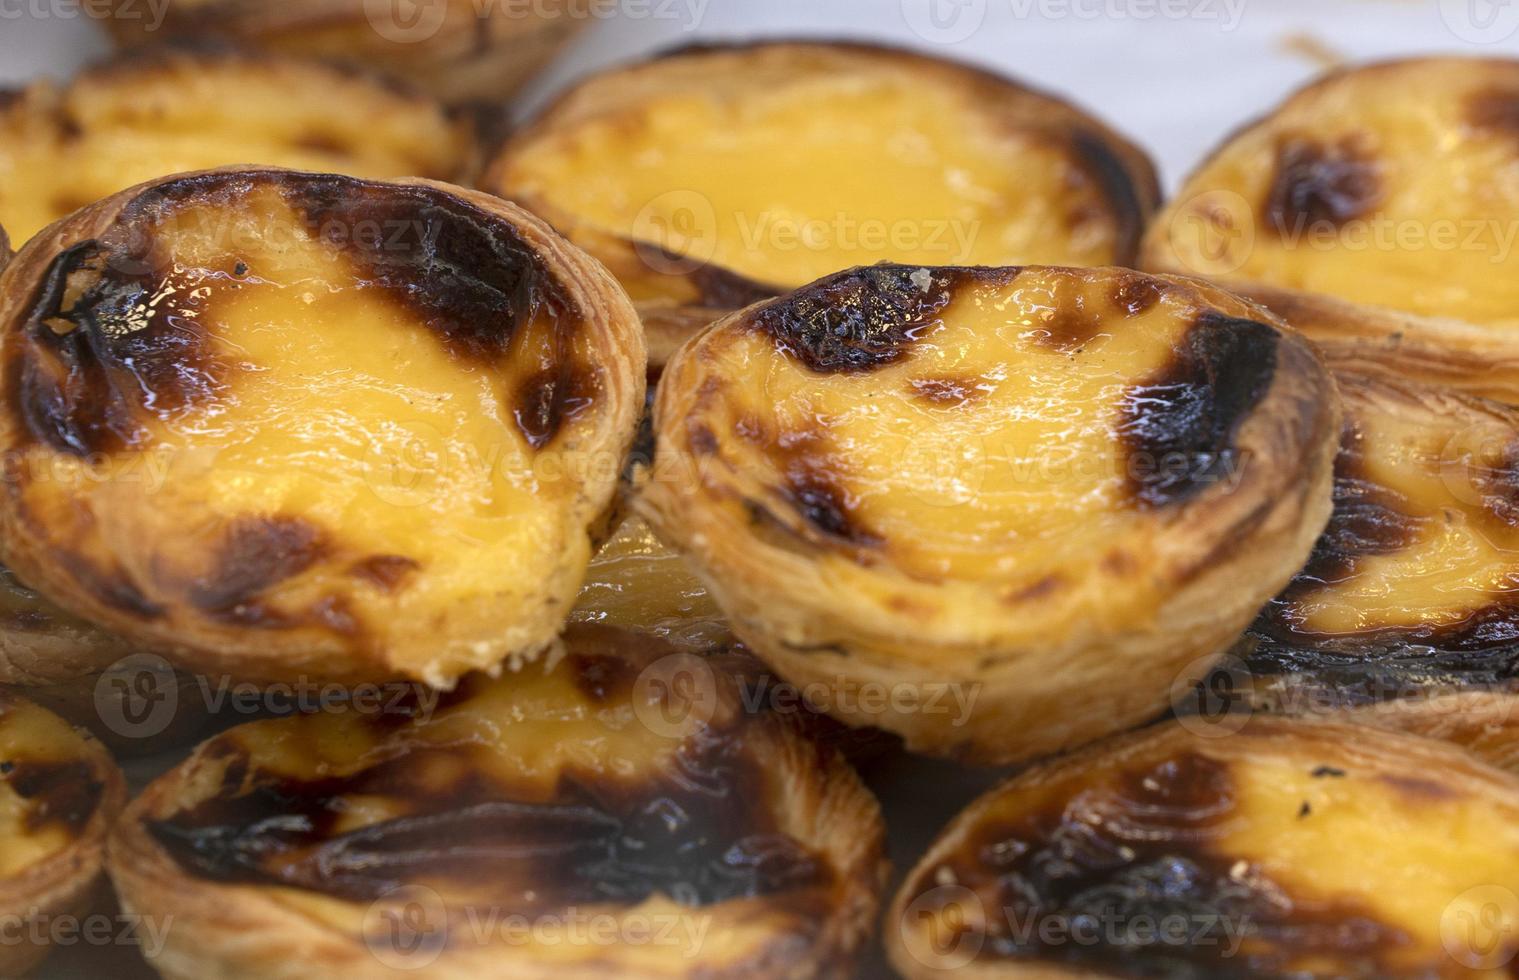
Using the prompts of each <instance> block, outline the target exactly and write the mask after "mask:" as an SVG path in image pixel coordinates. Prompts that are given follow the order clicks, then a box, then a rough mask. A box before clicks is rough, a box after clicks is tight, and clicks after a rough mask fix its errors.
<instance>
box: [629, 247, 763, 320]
mask: <svg viewBox="0 0 1519 980" xmlns="http://www.w3.org/2000/svg"><path fill="white" fill-rule="evenodd" d="M633 249H634V251H635V252H636V253H637V255H638V257H639V259H640V260H641V261H642V262H643V263H644V264H645V265H648V266H649V267H650V268H651V269H654V270H658V271H663V270H666V269H670V270H674V269H680V268H683V267H688V266H690V265H691V263H692V262H693V261H694V260H693V259H692V258H691V256H688V255H681V254H680V253H679V252H672V251H671V250H669V249H667V248H665V247H663V246H661V245H655V244H653V243H652V242H644V241H640V242H635V243H634V244H633ZM685 278H686V281H687V282H688V283H690V284H691V288H692V289H693V290H695V293H696V296H695V302H694V303H693V304H692V305H694V306H698V307H702V308H705V309H711V310H737V309H742V308H743V307H745V306H749V305H750V304H752V303H758V302H760V301H761V300H767V299H772V298H774V297H776V296H779V295H780V294H781V293H784V292H785V291H786V290H785V289H783V288H781V287H779V286H771V285H767V284H765V283H762V282H755V281H754V280H753V279H750V278H748V277H747V276H741V275H739V274H738V273H737V272H734V271H732V270H731V269H724V268H723V267H721V266H717V265H713V264H711V263H710V262H709V263H704V264H702V265H700V266H698V267H697V268H695V269H692V270H691V271H690V272H687V273H685Z"/></svg>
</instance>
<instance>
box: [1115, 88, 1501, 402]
mask: <svg viewBox="0 0 1519 980" xmlns="http://www.w3.org/2000/svg"><path fill="white" fill-rule="evenodd" d="M1516 235H1519V61H1516V60H1508V59H1487V58H1482V59H1473V58H1429V59H1420V60H1411V61H1397V62H1388V63H1383V64H1376V65H1371V66H1368V67H1363V68H1358V69H1353V70H1349V71H1341V72H1336V73H1334V74H1331V75H1329V76H1327V77H1325V78H1323V79H1321V80H1320V81H1317V82H1315V83H1314V84H1312V85H1310V86H1308V87H1307V88H1305V89H1303V90H1301V91H1299V92H1297V93H1296V94H1294V95H1293V96H1292V97H1291V98H1289V99H1288V100H1287V101H1286V102H1285V103H1283V104H1282V105H1281V106H1279V107H1278V108H1277V109H1276V110H1274V111H1273V112H1272V113H1271V114H1270V115H1268V116H1267V117H1266V118H1265V119H1264V120H1262V121H1260V122H1258V123H1256V124H1254V125H1252V126H1250V127H1248V128H1246V129H1245V130H1243V131H1241V132H1240V133H1238V134H1236V135H1235V136H1233V137H1231V138H1230V139H1229V141H1228V142H1227V143H1225V144H1224V145H1223V146H1222V147H1221V148H1220V149H1218V150H1217V151H1216V152H1215V153H1214V154H1213V155H1212V156H1211V157H1210V158H1209V159H1208V160H1207V162H1205V163H1204V164H1203V165H1202V166H1201V167H1200V168H1199V169H1198V170H1197V171H1196V172H1195V173H1194V174H1193V175H1192V177H1191V178H1190V179H1189V180H1188V181H1187V182H1186V184H1185V186H1184V187H1183V188H1182V189H1181V191H1180V192H1179V193H1178V194H1177V195H1176V197H1175V198H1174V199H1173V201H1172V203H1171V204H1170V205H1169V207H1168V208H1167V209H1166V210H1165V211H1164V212H1163V213H1162V214H1161V215H1160V216H1159V217H1158V218H1157V219H1156V220H1155V222H1154V224H1153V225H1152V226H1151V230H1150V232H1149V234H1148V235H1147V237H1146V241H1145V248H1144V255H1143V260H1142V261H1143V262H1144V264H1145V267H1146V268H1151V269H1157V270H1160V271H1164V272H1180V273H1186V274H1189V275H1202V276H1207V277H1210V278H1215V279H1219V280H1222V281H1226V282H1227V283H1229V284H1230V285H1231V286H1236V285H1237V288H1238V289H1239V290H1240V291H1243V292H1246V293H1248V294H1250V295H1251V296H1252V297H1254V298H1258V299H1259V300H1260V301H1262V302H1265V303H1267V304H1268V305H1270V306H1271V307H1272V309H1273V310H1274V311H1276V312H1277V313H1279V314H1280V315H1281V316H1282V317H1283V318H1284V319H1287V320H1288V322H1290V323H1292V324H1293V325H1294V326H1296V327H1299V328H1300V329H1302V330H1304V331H1306V332H1308V333H1309V334H1310V335H1311V336H1313V337H1314V339H1315V340H1322V341H1325V342H1329V343H1333V344H1336V345H1341V344H1343V345H1346V346H1348V347H1350V348H1351V349H1352V350H1353V351H1354V352H1355V353H1356V354H1357V355H1358V356H1359V357H1361V358H1362V359H1364V360H1366V361H1368V362H1370V363H1373V364H1375V363H1390V364H1393V365H1408V366H1409V367H1410V368H1411V369H1412V370H1413V371H1414V372H1418V373H1421V374H1424V375H1425V376H1428V377H1430V379H1431V380H1444V381H1451V380H1457V381H1459V380H1460V379H1462V378H1469V379H1470V380H1471V384H1472V385H1473V387H1474V389H1475V390H1477V391H1478V392H1479V393H1488V394H1491V393H1493V392H1492V388H1493V387H1494V386H1495V385H1501V386H1502V388H1504V389H1507V390H1508V391H1509V392H1510V395H1511V397H1512V398H1513V400H1519V285H1516V284H1519V247H1516V245H1519V242H1516V240H1515V236H1516ZM1357 307H1369V308H1370V309H1367V310H1365V311H1364V312H1360V311H1358V310H1357ZM1441 376H1443V377H1441ZM1484 386H1485V387H1486V389H1487V390H1483V389H1484Z"/></svg>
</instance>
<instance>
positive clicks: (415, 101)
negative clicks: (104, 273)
mask: <svg viewBox="0 0 1519 980" xmlns="http://www.w3.org/2000/svg"><path fill="white" fill-rule="evenodd" d="M473 152H474V151H473V139H472V137H471V134H470V130H469V127H468V126H467V125H466V124H464V123H463V122H462V121H461V120H459V119H456V118H454V117H452V116H450V115H449V114H448V113H446V112H445V111H444V110H443V109H442V108H441V107H440V106H439V105H438V104H437V103H436V102H433V101H432V100H431V99H428V98H426V97H424V96H422V95H420V94H417V93H414V92H410V91H407V90H405V89H403V88H400V87H397V86H395V85H393V84H390V83H387V82H382V81H380V80H378V79H376V78H373V77H371V76H367V75H362V74H358V73H355V72H348V71H341V70H339V69H336V68H331V67H328V66H325V65H321V64H315V63H308V62H305V61H298V60H295V59H287V58H278V57H272V56H256V55H247V54H236V53H229V52H224V51H181V50H175V49H168V50H155V51H154V52H153V53H151V54H142V55H136V56H132V57H121V58H117V59H116V60H113V61H108V62H105V63H104V64H101V65H97V66H96V67H94V68H91V69H88V70H86V71H85V72H83V73H82V74H81V75H79V76H78V77H76V78H75V79H74V80H73V81H72V82H70V83H69V84H67V85H65V86H62V87H59V86H58V85H55V84H54V83H53V82H50V81H41V82H37V83H35V84H33V85H31V86H30V87H28V88H26V89H23V90H21V91H19V92H16V93H14V94H12V95H11V96H10V97H9V98H8V99H0V222H4V223H5V224H6V225H7V226H8V227H9V228H10V231H11V234H12V235H14V236H15V239H16V242H17V244H18V245H19V244H20V243H22V242H25V241H26V240H27V239H28V238H30V237H32V235H34V234H36V233H37V232H39V231H41V230H42V229H43V228H44V227H46V226H47V225H49V224H52V223H53V222H54V221H57V220H58V219H59V218H62V217H64V216H65V215H68V214H71V213H73V212H74V211H76V210H78V209H79V208H82V207H84V206H85V205H87V204H92V203H94V202H95V201H98V200H100V199H101V198H104V197H107V196H109V195H111V194H114V193H116V192H117V191H120V190H123V189H125V188H127V187H131V186H132V185H134V184H137V183H139V182H141V181H145V180H151V179H153V178H155V177H163V176H167V175H169V174H176V173H181V172H184V171H191V170H204V169H206V168H209V167H219V166H223V165H228V164H268V165H271V166H277V167H294V168H299V169H304V170H314V171H323V172H335V173H345V174H352V175H354V176H357V177H377V178H393V177H429V178H434V179H437V180H454V179H457V178H458V177H459V176H461V175H462V174H463V173H464V171H465V170H466V168H467V167H468V166H470V165H471V163H472V157H473Z"/></svg>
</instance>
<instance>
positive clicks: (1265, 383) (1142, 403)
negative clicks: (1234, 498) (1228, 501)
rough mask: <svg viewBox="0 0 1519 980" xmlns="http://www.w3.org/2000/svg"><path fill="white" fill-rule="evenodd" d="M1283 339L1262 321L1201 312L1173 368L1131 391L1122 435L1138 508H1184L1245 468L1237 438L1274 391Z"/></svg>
mask: <svg viewBox="0 0 1519 980" xmlns="http://www.w3.org/2000/svg"><path fill="white" fill-rule="evenodd" d="M1278 340H1279V335H1278V333H1277V331H1276V330H1274V329H1273V328H1271V327H1270V326H1267V325H1266V324H1264V323H1258V322H1256V321H1254V320H1243V319H1238V318H1235V317H1229V316H1224V315H1222V314H1220V313H1214V312H1206V313H1203V314H1201V315H1200V316H1199V317H1198V319H1197V322H1196V323H1195V324H1194V325H1193V326H1192V327H1191V328H1190V329H1189V330H1188V331H1187V333H1186V335H1185V336H1184V337H1183V338H1182V340H1181V343H1180V345H1179V347H1178V348H1177V350H1176V351H1175V354H1174V355H1173V357H1172V359H1171V361H1170V363H1169V364H1168V365H1167V366H1166V367H1165V368H1164V369H1163V370H1162V371H1161V372H1159V373H1158V374H1156V375H1155V376H1153V377H1151V378H1149V379H1148V380H1146V381H1145V382H1143V383H1142V384H1140V385H1137V386H1135V387H1133V388H1131V389H1130V390H1129V391H1128V393H1127V394H1126V395H1125V396H1124V400H1123V404H1122V407H1121V410H1120V421H1119V426H1118V432H1119V435H1120V437H1121V439H1122V440H1123V442H1124V444H1125V449H1126V452H1127V454H1128V461H1127V462H1128V465H1127V473H1126V478H1127V480H1128V483H1129V489H1130V493H1131V494H1132V495H1133V497H1134V498H1135V500H1136V501H1137V502H1138V503H1139V504H1140V505H1141V506H1143V507H1149V508H1158V507H1166V506H1171V505H1174V504H1178V503H1183V502H1185V501H1187V500H1190V499H1191V498H1193V497H1195V496H1196V495H1197V494H1199V493H1201V492H1203V491H1204V490H1206V489H1207V488H1208V487H1210V486H1213V485H1216V484H1218V483H1220V482H1222V481H1225V480H1227V479H1229V478H1230V477H1231V476H1232V475H1233V474H1234V472H1235V470H1236V468H1237V467H1239V466H1242V465H1245V463H1246V462H1248V461H1246V460H1243V459H1241V458H1240V454H1239V450H1238V447H1237V446H1236V445H1235V433H1236V430H1237V429H1238V427H1239V425H1240V423H1241V422H1242V421H1243V420H1244V419H1245V418H1246V417H1247V416H1248V415H1249V414H1250V412H1251V411H1252V410H1253V409H1254V408H1255V406H1256V405H1257V404H1258V403H1259V402H1260V400H1261V399H1262V398H1263V397H1264V396H1265V394H1266V391H1267V389H1268V388H1270V386H1271V381H1272V378H1273V377H1275V374H1276V362H1277V353H1278Z"/></svg>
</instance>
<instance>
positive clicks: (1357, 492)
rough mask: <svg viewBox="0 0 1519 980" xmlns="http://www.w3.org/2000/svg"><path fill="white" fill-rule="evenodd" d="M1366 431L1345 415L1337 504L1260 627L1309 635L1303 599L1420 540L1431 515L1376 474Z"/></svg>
mask: <svg viewBox="0 0 1519 980" xmlns="http://www.w3.org/2000/svg"><path fill="white" fill-rule="evenodd" d="M1366 452H1367V447H1366V436H1365V433H1364V432H1363V431H1362V430H1361V427H1360V425H1359V423H1358V422H1357V421H1356V419H1355V417H1354V415H1353V414H1352V415H1350V416H1348V417H1347V418H1346V422H1345V428H1344V430H1343V432H1342V433H1341V436H1340V450H1339V453H1338V455H1336V457H1335V463H1334V498H1333V499H1334V509H1333V511H1332V512H1331V514H1330V517H1329V525H1328V526H1327V527H1326V528H1325V529H1324V533H1323V534H1322V535H1320V536H1319V539H1318V541H1316V542H1315V543H1314V546H1313V552H1312V554H1311V555H1310V556H1309V558H1308V562H1307V564H1306V565H1304V567H1303V570H1302V571H1300V572H1299V573H1298V574H1297V575H1296V576H1295V577H1294V578H1293V579H1292V581H1291V582H1290V583H1288V585H1287V588H1286V589H1284V590H1283V592H1282V594H1281V595H1279V596H1278V597H1277V598H1275V599H1273V600H1272V601H1271V603H1270V604H1268V605H1267V606H1266V608H1265V609H1264V610H1263V611H1262V613H1261V617H1260V620H1259V621H1258V622H1257V624H1256V629H1257V630H1258V631H1259V632H1261V633H1264V634H1266V635H1268V636H1272V637H1275V638H1277V639H1279V640H1281V641H1284V642H1291V641H1292V640H1293V638H1294V637H1297V638H1301V637H1303V636H1306V635H1308V634H1307V633H1306V632H1305V631H1304V630H1303V628H1302V621H1303V615H1302V613H1301V612H1299V608H1300V606H1301V604H1302V603H1303V602H1304V601H1305V600H1307V599H1308V598H1310V597H1311V596H1313V595H1314V594H1315V593H1317V592H1319V591H1321V590H1323V589H1325V588H1327V587H1329V586H1332V585H1336V584H1338V583H1341V582H1344V581H1347V580H1348V579H1350V578H1351V577H1353V576H1354V575H1355V574H1356V571H1357V569H1358V568H1359V567H1360V564H1361V559H1363V558H1367V557H1372V556H1376V555H1390V554H1396V553H1397V552H1399V551H1402V550H1404V549H1405V548H1408V547H1409V546H1410V545H1412V544H1413V543H1414V542H1415V541H1417V540H1418V539H1419V537H1420V535H1422V534H1423V533H1424V531H1425V529H1426V528H1427V527H1428V525H1429V524H1430V522H1431V521H1432V520H1433V518H1430V517H1428V516H1421V515H1419V514H1418V513H1417V511H1418V508H1417V507H1415V506H1414V505H1413V504H1412V503H1411V502H1410V501H1408V500H1407V499H1406V498H1405V497H1404V496H1403V495H1402V494H1400V493H1398V492H1397V491H1395V490H1393V489H1392V488H1390V487H1387V486H1384V485H1383V484H1381V483H1378V482H1377V481H1375V480H1373V479H1372V478H1371V477H1370V476H1369V471H1368V468H1367V464H1366Z"/></svg>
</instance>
